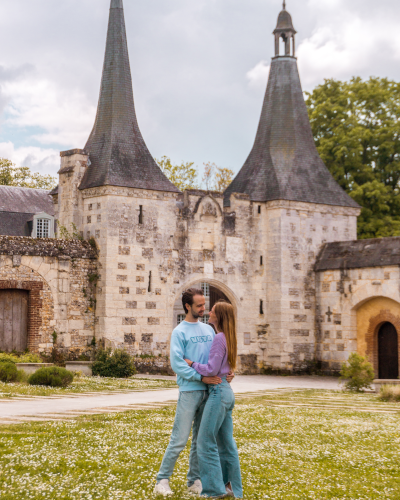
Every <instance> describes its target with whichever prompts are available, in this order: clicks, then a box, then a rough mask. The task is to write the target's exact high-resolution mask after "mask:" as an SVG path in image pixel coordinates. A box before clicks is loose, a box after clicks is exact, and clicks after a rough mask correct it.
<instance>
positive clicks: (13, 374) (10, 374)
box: [0, 361, 19, 382]
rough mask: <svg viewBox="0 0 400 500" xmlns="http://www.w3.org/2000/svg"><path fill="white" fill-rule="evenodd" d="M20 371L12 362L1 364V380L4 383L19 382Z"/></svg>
mask: <svg viewBox="0 0 400 500" xmlns="http://www.w3.org/2000/svg"><path fill="white" fill-rule="evenodd" d="M18 377H19V375H18V370H17V367H16V366H15V363H13V362H12V361H2V362H0V380H1V381H2V382H16V381H17V380H18Z"/></svg>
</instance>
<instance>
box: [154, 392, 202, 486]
mask: <svg viewBox="0 0 400 500" xmlns="http://www.w3.org/2000/svg"><path fill="white" fill-rule="evenodd" d="M207 398H208V392H207V391H188V392H180V393H179V399H178V406H177V408H176V414H175V422H174V427H173V429H172V435H171V439H170V442H169V445H168V447H167V450H166V452H165V455H164V458H163V461H162V464H161V468H160V472H159V473H158V475H157V483H159V482H160V481H161V479H169V478H170V477H171V476H172V473H173V472H174V468H175V464H176V461H177V460H178V457H179V455H180V453H181V451H182V450H183V449H184V448H185V446H186V444H187V442H188V440H189V436H190V431H191V430H192V425H193V436H192V448H191V450H190V458H189V472H188V475H187V480H188V486H191V485H192V484H193V483H194V482H195V481H196V479H200V469H199V462H198V460H197V436H198V433H199V428H200V423H201V418H202V416H203V411H204V407H205V404H206V401H207Z"/></svg>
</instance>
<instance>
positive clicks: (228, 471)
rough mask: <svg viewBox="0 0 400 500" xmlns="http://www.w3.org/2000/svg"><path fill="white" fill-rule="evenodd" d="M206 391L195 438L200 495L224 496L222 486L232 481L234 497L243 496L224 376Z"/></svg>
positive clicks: (231, 396)
mask: <svg viewBox="0 0 400 500" xmlns="http://www.w3.org/2000/svg"><path fill="white" fill-rule="evenodd" d="M208 393H209V395H208V400H207V403H206V405H205V408H204V412H203V418H202V420H201V424H200V430H199V435H198V438H197V456H198V461H199V466H200V477H201V482H202V484H203V492H202V495H206V496H209V497H217V496H220V495H224V494H225V493H226V490H225V485H226V484H228V483H231V485H232V490H233V493H234V495H235V497H237V498H242V497H243V488H242V478H241V472H240V463H239V454H238V450H237V446H236V443H235V440H234V438H233V420H232V410H233V408H234V406H235V395H234V394H233V391H232V389H231V386H230V385H229V384H228V382H227V381H226V380H225V379H223V381H222V384H220V385H216V386H209V388H208Z"/></svg>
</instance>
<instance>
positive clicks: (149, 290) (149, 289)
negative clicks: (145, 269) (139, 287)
mask: <svg viewBox="0 0 400 500" xmlns="http://www.w3.org/2000/svg"><path fill="white" fill-rule="evenodd" d="M147 291H148V292H151V271H150V272H149V288H148V289H147Z"/></svg>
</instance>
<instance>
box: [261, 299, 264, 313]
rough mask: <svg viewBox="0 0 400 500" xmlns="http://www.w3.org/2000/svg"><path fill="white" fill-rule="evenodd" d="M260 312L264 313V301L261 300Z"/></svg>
mask: <svg viewBox="0 0 400 500" xmlns="http://www.w3.org/2000/svg"><path fill="white" fill-rule="evenodd" d="M260 314H264V301H263V300H260Z"/></svg>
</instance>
